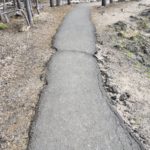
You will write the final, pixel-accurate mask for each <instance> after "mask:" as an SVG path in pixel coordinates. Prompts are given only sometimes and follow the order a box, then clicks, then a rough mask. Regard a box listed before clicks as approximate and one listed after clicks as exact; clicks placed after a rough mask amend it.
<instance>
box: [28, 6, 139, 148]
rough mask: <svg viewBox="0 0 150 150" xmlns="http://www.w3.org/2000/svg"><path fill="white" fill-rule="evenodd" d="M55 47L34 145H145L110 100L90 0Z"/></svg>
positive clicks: (64, 27) (66, 25) (66, 22)
mask: <svg viewBox="0 0 150 150" xmlns="http://www.w3.org/2000/svg"><path fill="white" fill-rule="evenodd" d="M54 46H55V47H56V48H57V50H58V51H57V52H56V54H55V55H54V56H53V57H52V60H51V61H50V63H49V67H48V78H47V79H48V86H47V87H46V89H45V90H44V92H43V94H42V97H41V103H40V106H39V113H38V116H37V120H36V122H35V123H34V124H33V128H32V129H33V130H32V131H33V135H32V138H31V141H30V146H29V149H30V150H141V149H142V148H140V146H139V145H138V144H137V142H135V140H134V139H133V138H132V137H131V136H130V135H129V134H128V132H127V131H126V130H125V129H124V128H123V127H122V125H121V123H120V121H119V119H118V117H116V115H115V114H114V112H113V111H111V109H110V107H109V105H108V103H107V97H106V95H105V92H104V90H103V87H102V81H101V76H100V72H99V68H98V65H97V62H96V59H95V58H94V57H93V54H94V53H95V35H94V28H93V25H92V24H91V22H90V12H89V6H88V5H79V6H77V7H76V8H75V9H74V10H73V11H72V12H71V13H70V14H69V15H68V16H67V17H66V18H65V20H64V22H63V24H62V26H61V28H60V30H59V32H58V33H57V35H56V39H55V43H54Z"/></svg>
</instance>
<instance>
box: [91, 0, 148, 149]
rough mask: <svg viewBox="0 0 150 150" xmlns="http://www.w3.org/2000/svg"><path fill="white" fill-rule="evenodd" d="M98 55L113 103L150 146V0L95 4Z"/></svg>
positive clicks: (146, 145)
mask: <svg viewBox="0 0 150 150" xmlns="http://www.w3.org/2000/svg"><path fill="white" fill-rule="evenodd" d="M92 18H93V21H94V23H95V26H96V32H97V50H98V53H97V54H96V57H97V59H98V63H99V66H100V70H101V73H102V75H103V81H104V87H105V89H106V91H107V93H108V95H109V97H110V99H111V102H112V105H113V106H114V108H115V109H116V110H117V111H118V112H119V114H120V115H121V117H122V118H123V119H124V120H125V122H126V123H127V124H128V125H129V127H130V128H131V130H132V132H133V133H134V135H135V136H136V137H137V138H138V139H140V141H141V142H142V143H143V144H144V146H145V148H146V149H147V150H149V149H150V126H149V124H150V94H149V93H150V1H149V0H141V1H138V2H135V1H134V2H125V3H116V4H112V5H109V6H108V7H106V8H102V7H94V8H93V13H92Z"/></svg>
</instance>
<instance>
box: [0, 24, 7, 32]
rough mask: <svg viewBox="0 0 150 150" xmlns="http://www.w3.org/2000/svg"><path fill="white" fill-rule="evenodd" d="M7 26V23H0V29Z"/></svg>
mask: <svg viewBox="0 0 150 150" xmlns="http://www.w3.org/2000/svg"><path fill="white" fill-rule="evenodd" d="M7 28H8V25H7V24H4V23H0V30H5V29H7Z"/></svg>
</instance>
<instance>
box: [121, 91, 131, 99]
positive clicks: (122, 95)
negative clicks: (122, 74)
mask: <svg viewBox="0 0 150 150" xmlns="http://www.w3.org/2000/svg"><path fill="white" fill-rule="evenodd" d="M129 97H130V94H129V93H127V92H125V93H123V94H121V95H120V97H119V100H120V101H125V100H127V99H128V98H129Z"/></svg>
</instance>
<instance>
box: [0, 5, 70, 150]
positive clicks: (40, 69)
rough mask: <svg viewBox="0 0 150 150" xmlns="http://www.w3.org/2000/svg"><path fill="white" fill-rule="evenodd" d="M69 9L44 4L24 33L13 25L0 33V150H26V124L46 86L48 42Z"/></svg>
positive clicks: (50, 50) (31, 117)
mask: <svg viewBox="0 0 150 150" xmlns="http://www.w3.org/2000/svg"><path fill="white" fill-rule="evenodd" d="M71 8H72V6H61V7H59V8H49V7H48V4H46V5H45V6H44V10H43V11H42V12H41V14H40V15H39V16H35V18H34V22H35V24H34V26H33V28H31V29H30V30H29V31H28V32H18V28H17V27H18V24H17V23H15V24H13V26H12V27H10V28H9V29H7V30H4V31H0V149H1V150H25V149H26V147H27V143H28V139H29V136H28V132H29V128H30V124H31V121H32V119H33V116H34V114H35V109H36V105H37V103H38V100H39V95H40V91H41V90H42V89H43V86H44V85H45V83H46V81H45V72H46V71H45V66H46V63H47V62H48V60H49V59H50V57H51V55H52V48H51V40H52V37H53V36H54V34H55V33H56V29H57V28H58V26H59V25H60V23H61V21H62V19H63V17H64V16H65V15H66V13H67V12H68V11H69V10H70V9H71ZM12 21H15V20H12ZM17 22H18V21H17Z"/></svg>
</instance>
